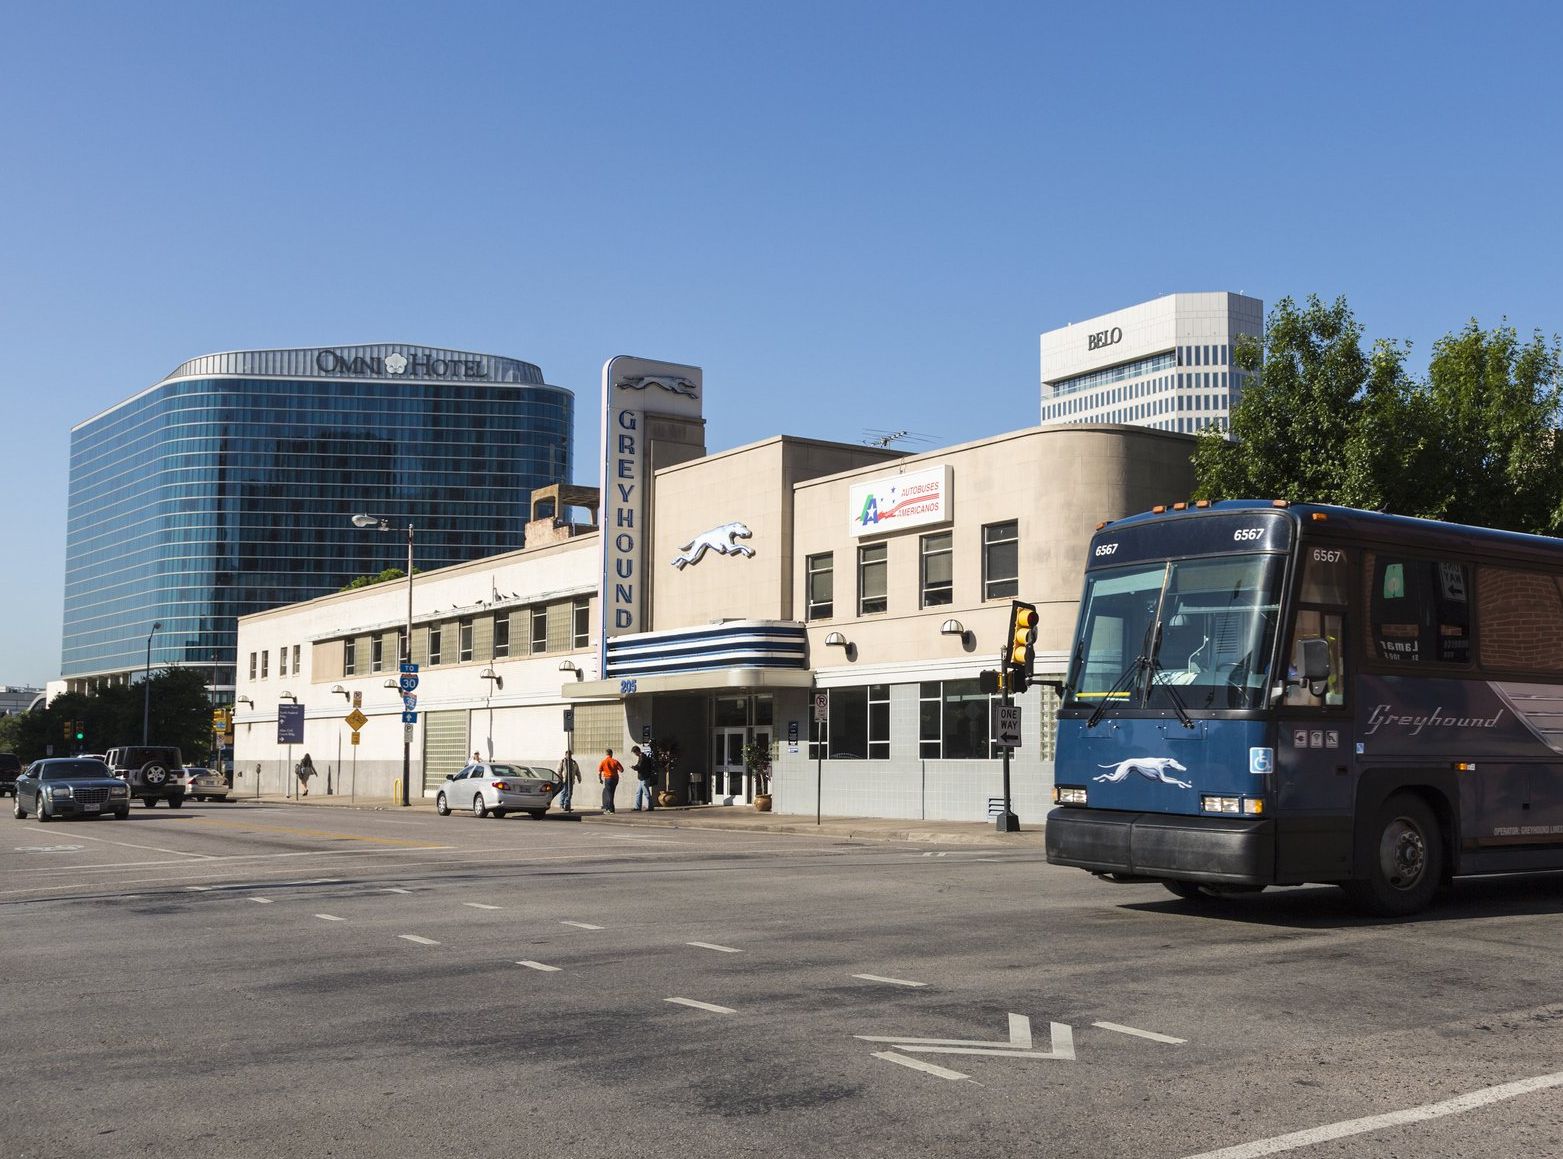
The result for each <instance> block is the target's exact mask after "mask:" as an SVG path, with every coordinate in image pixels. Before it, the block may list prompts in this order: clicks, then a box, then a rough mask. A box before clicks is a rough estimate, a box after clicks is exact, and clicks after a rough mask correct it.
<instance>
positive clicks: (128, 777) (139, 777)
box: [103, 745, 185, 809]
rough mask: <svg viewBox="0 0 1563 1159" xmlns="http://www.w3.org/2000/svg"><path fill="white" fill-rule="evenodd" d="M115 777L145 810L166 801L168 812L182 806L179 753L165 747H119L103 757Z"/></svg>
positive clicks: (182, 791) (183, 796) (183, 774)
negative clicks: (128, 787)
mask: <svg viewBox="0 0 1563 1159" xmlns="http://www.w3.org/2000/svg"><path fill="white" fill-rule="evenodd" d="M103 760H104V762H105V763H106V764H107V765H108V767H109V768H110V769H111V770H113V773H114V775H115V776H116V777H118V778H120V779H121V780H122V781H124V782H125V784H127V785H129V786H130V795H131V796H132V797H136V798H138V799H139V800H141V801H142V802H143V803H144V804H145V805H146V807H147V808H148V809H150V808H151V807H152V806H153V805H156V804H157V803H158V802H159V801H167V802H168V807H169V808H170V809H177V808H179V806H181V805H183V804H184V803H185V766H184V761H183V760H181V759H180V756H179V750H178V749H176V748H171V747H169V746H166V745H122V746H121V747H119V748H112V749H109V751H108V752H107V753H105V754H104V757H103Z"/></svg>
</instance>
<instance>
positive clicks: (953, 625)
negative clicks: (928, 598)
mask: <svg viewBox="0 0 1563 1159" xmlns="http://www.w3.org/2000/svg"><path fill="white" fill-rule="evenodd" d="M965 634H966V625H965V624H963V623H961V622H960V621H959V620H946V621H944V623H942V624H940V625H939V635H941V636H964V635H965Z"/></svg>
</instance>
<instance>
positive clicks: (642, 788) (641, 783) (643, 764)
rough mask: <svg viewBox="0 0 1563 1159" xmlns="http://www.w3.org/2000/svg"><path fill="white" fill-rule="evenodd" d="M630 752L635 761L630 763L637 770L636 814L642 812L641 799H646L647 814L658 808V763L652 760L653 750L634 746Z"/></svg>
mask: <svg viewBox="0 0 1563 1159" xmlns="http://www.w3.org/2000/svg"><path fill="white" fill-rule="evenodd" d="M630 752H631V753H632V754H634V759H633V760H631V761H630V767H631V768H633V769H634V770H635V779H636V781H637V782H638V783H637V784H636V786H635V812H637V813H639V812H640V799H641V798H642V797H644V798H645V799H646V812H648V813H649V812H651V811H652V810H653V809H654V808H656V806H657V801H656V789H657V762H656V761H655V760H653V759H652V756H651V750H650V749H643V748H641V747H640V746H639V745H632V746H631V747H630Z"/></svg>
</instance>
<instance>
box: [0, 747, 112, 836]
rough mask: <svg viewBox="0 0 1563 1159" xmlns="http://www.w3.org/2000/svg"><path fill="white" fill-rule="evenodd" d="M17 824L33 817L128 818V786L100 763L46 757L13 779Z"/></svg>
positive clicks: (50, 819)
mask: <svg viewBox="0 0 1563 1159" xmlns="http://www.w3.org/2000/svg"><path fill="white" fill-rule="evenodd" d="M13 812H14V813H15V814H16V817H17V819H18V820H20V819H22V818H24V817H26V816H27V814H29V813H32V814H34V815H35V816H36V817H37V818H38V820H40V821H53V820H54V819H55V818H57V817H98V816H101V815H102V814H104V813H112V814H113V815H114V816H116V817H118V818H119V819H120V820H121V821H123V820H124V819H125V818H126V817H129V816H130V786H129V785H127V784H125V782H124V781H122V780H121V779H120V778H118V777H116V776H114V774H112V773H111V772H109V767H108V766H107V765H106V764H104V763H103V762H102V761H89V760H83V759H82V758H80V757H50V758H48V759H46V760H41V761H34V762H33V763H32V764H30V765H28V766H27V771H26V772H25V773H23V774H22V775H21V776H20V777H18V778H17V779H16V806H15V809H14V810H13Z"/></svg>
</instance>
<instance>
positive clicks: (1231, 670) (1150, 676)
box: [1069, 555, 1283, 710]
mask: <svg viewBox="0 0 1563 1159" xmlns="http://www.w3.org/2000/svg"><path fill="white" fill-rule="evenodd" d="M1282 566H1283V560H1282V558H1281V557H1280V556H1273V555H1253V556H1237V557H1224V558H1221V559H1190V560H1179V561H1176V562H1167V563H1151V564H1137V565H1135V566H1133V567H1127V568H1120V569H1115V570H1111V571H1106V570H1104V571H1100V572H1093V573H1091V574H1090V575H1089V576H1088V577H1087V581H1086V590H1085V597H1084V600H1083V606H1084V609H1085V613H1084V616H1083V617H1082V621H1081V623H1082V629H1081V633H1080V638H1079V640H1077V641H1076V646H1075V653H1074V663H1073V664H1072V666H1071V668H1072V670H1071V672H1070V678H1069V684H1070V689H1071V692H1070V703H1071V704H1073V705H1075V706H1077V707H1078V706H1085V707H1103V706H1104V705H1105V706H1106V707H1107V708H1109V709H1112V708H1152V709H1173V710H1181V709H1220V708H1257V707H1259V706H1261V705H1262V704H1263V703H1264V693H1265V684H1266V680H1267V678H1268V675H1269V662H1270V654H1271V651H1272V650H1273V646H1274V642H1275V630H1276V622H1277V611H1278V606H1279V593H1280V581H1281V571H1282Z"/></svg>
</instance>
